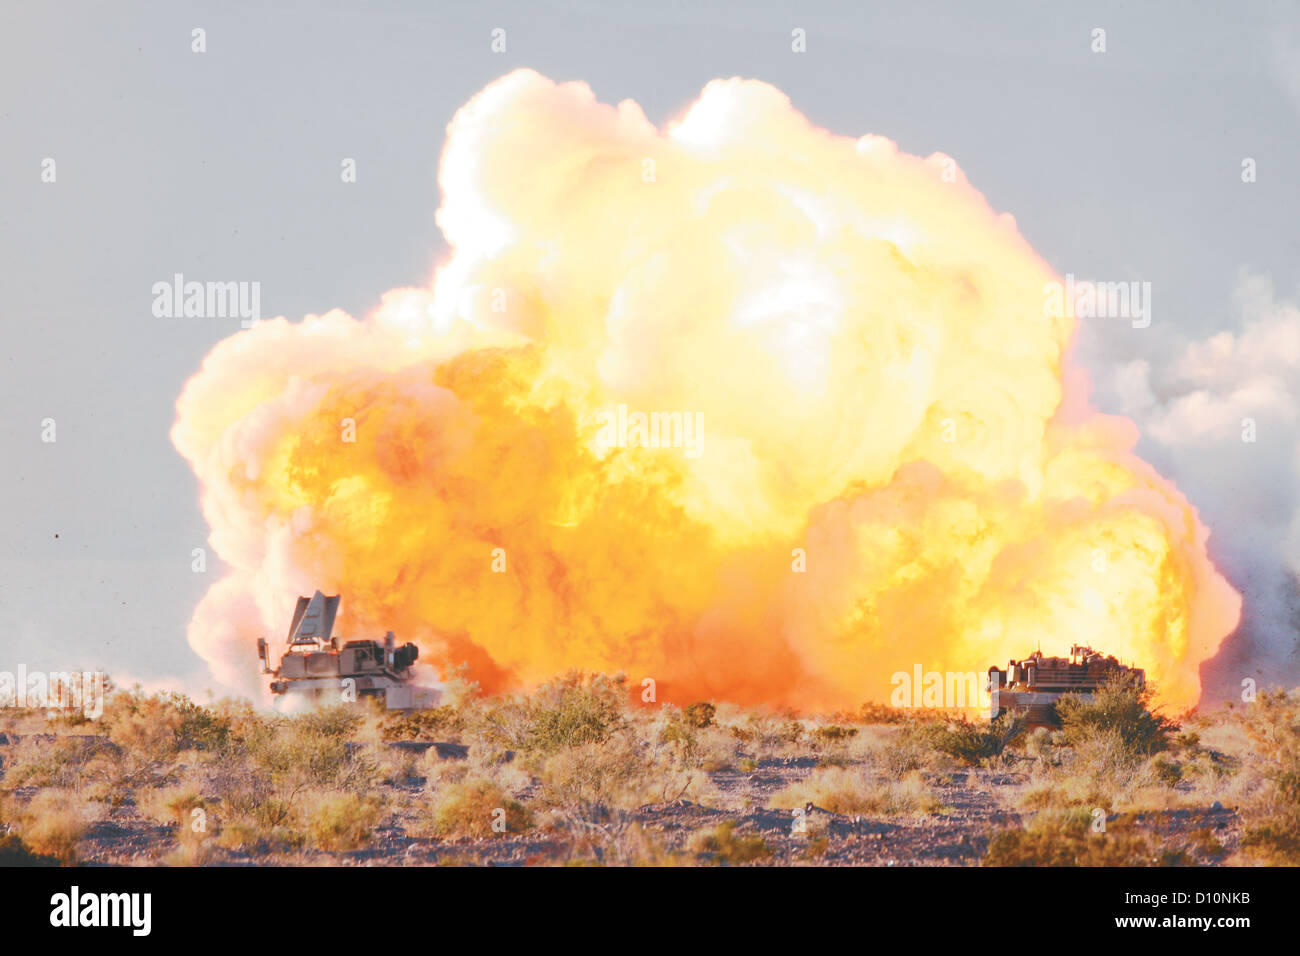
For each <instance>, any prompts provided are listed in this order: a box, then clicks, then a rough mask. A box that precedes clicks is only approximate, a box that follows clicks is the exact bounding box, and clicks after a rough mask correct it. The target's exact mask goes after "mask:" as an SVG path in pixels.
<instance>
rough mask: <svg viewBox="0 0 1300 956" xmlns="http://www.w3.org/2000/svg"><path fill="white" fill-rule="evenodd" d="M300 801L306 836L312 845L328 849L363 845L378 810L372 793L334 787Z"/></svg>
mask: <svg viewBox="0 0 1300 956" xmlns="http://www.w3.org/2000/svg"><path fill="white" fill-rule="evenodd" d="M304 803H305V806H304V812H303V816H304V819H305V824H304V825H305V829H306V831H307V836H308V838H309V840H310V841H311V843H312V845H314V846H315V847H317V848H318V849H321V850H326V851H328V852H341V851H346V850H357V849H360V848H361V847H363V846H365V845H366V844H367V843H369V842H370V834H371V831H372V830H373V829H374V827H375V824H376V823H378V822H379V816H380V813H381V812H382V805H381V804H380V801H379V800H378V799H376V798H375V797H370V796H367V797H362V796H358V795H357V794H355V793H345V792H338V791H325V792H319V793H313V794H311V795H310V796H309V797H308V798H307V799H306V800H305V801H304Z"/></svg>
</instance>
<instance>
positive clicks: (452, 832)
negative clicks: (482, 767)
mask: <svg viewBox="0 0 1300 956" xmlns="http://www.w3.org/2000/svg"><path fill="white" fill-rule="evenodd" d="M423 823H424V829H425V830H426V831H427V832H428V833H430V834H431V835H433V836H437V837H440V838H442V839H474V840H482V839H489V838H492V837H498V836H502V835H503V834H506V833H522V832H523V831H525V830H527V829H528V828H529V827H531V826H532V814H531V813H529V811H528V809H527V808H526V807H525V806H524V805H523V804H522V803H520V802H519V801H518V800H515V799H514V798H512V797H511V796H510V795H509V794H508V793H506V791H505V790H503V789H502V788H501V787H500V785H498V784H496V783H494V782H493V781H491V780H488V779H485V778H483V777H471V778H468V779H466V780H462V781H460V782H458V783H451V784H447V785H445V786H443V787H441V788H439V789H438V791H437V792H436V793H435V794H434V795H433V797H432V799H431V800H430V802H429V805H428V807H427V813H426V816H425V819H424V821H423Z"/></svg>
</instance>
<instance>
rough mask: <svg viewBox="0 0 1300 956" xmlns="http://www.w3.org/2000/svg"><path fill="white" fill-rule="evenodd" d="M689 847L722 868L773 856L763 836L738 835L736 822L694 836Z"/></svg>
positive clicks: (729, 822)
mask: <svg viewBox="0 0 1300 956" xmlns="http://www.w3.org/2000/svg"><path fill="white" fill-rule="evenodd" d="M689 845H690V849H691V850H692V851H693V852H695V853H700V854H707V855H708V857H709V862H711V863H714V864H717V865H720V866H738V865H740V864H744V863H753V862H754V861H755V860H761V859H764V858H766V857H769V856H771V855H772V851H771V849H770V848H769V847H768V845H767V841H766V840H764V839H763V837H762V836H760V835H758V834H757V833H755V834H737V833H736V822H735V821H734V820H728V821H727V822H726V823H723V824H721V825H719V826H717V827H714V828H713V829H711V830H702V831H700V832H698V833H696V834H694V835H693V836H692V837H691V840H690V844H689Z"/></svg>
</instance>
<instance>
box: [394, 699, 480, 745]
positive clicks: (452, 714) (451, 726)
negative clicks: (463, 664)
mask: <svg viewBox="0 0 1300 956" xmlns="http://www.w3.org/2000/svg"><path fill="white" fill-rule="evenodd" d="M465 726H466V720H465V715H464V713H462V712H461V710H460V709H458V708H456V707H453V706H452V705H450V704H443V705H442V706H441V707H435V708H433V709H431V710H417V711H414V712H412V713H409V714H390V715H387V716H386V717H385V718H384V720H383V723H382V725H381V728H380V731H381V733H382V734H383V737H384V739H385V740H446V739H447V738H448V737H456V736H458V735H459V734H460V732H461V731H463V730H464V729H465Z"/></svg>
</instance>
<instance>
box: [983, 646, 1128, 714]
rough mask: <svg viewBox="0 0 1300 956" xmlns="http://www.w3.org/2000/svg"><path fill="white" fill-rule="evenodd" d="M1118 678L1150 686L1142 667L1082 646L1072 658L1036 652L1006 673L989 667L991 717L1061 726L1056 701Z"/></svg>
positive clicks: (1011, 664) (1014, 663)
mask: <svg viewBox="0 0 1300 956" xmlns="http://www.w3.org/2000/svg"><path fill="white" fill-rule="evenodd" d="M1118 675H1125V676H1127V677H1128V678H1129V679H1130V680H1132V681H1133V682H1134V684H1135V685H1136V686H1138V687H1141V686H1143V685H1144V684H1145V683H1146V672H1145V671H1143V670H1142V669H1141V668H1139V667H1125V666H1124V665H1123V664H1121V663H1120V662H1119V661H1118V660H1116V659H1115V658H1114V657H1106V656H1103V655H1101V654H1100V653H1098V652H1097V651H1094V650H1093V649H1092V648H1091V647H1085V646H1084V645H1082V644H1074V645H1071V647H1070V656H1069V657H1068V658H1067V657H1044V656H1043V652H1042V651H1041V650H1040V651H1035V652H1034V653H1033V654H1032V655H1031V656H1029V657H1027V658H1025V659H1024V660H1022V661H1015V660H1013V661H1010V662H1008V664H1007V667H1006V670H1002V669H1001V668H998V667H990V668H989V697H990V698H991V700H992V706H991V708H990V711H989V717H990V718H991V719H993V718H996V717H998V716H999V715H1000V714H1003V713H1010V714H1017V715H1020V716H1022V717H1024V718H1025V720H1026V721H1027V722H1028V723H1029V724H1030V725H1031V726H1039V727H1058V726H1060V722H1061V721H1060V718H1059V717H1058V716H1057V713H1056V702H1057V701H1058V700H1060V698H1061V696H1062V695H1063V694H1091V693H1093V692H1094V691H1096V690H1097V688H1099V687H1100V686H1101V685H1102V684H1104V683H1105V682H1106V681H1107V680H1110V679H1111V678H1112V677H1115V676H1118Z"/></svg>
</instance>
